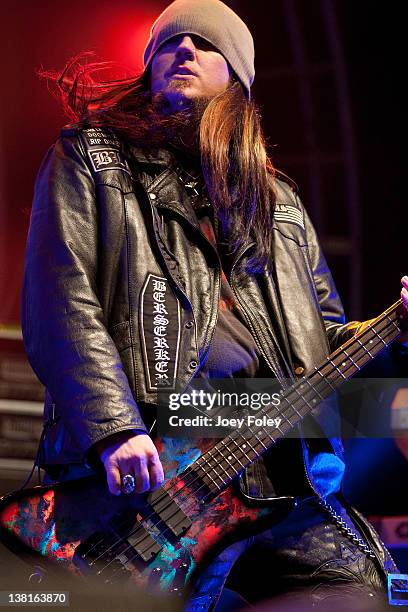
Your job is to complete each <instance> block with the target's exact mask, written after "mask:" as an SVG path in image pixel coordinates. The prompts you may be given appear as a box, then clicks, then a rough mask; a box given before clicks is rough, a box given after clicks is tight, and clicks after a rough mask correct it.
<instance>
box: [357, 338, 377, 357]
mask: <svg viewBox="0 0 408 612" xmlns="http://www.w3.org/2000/svg"><path fill="white" fill-rule="evenodd" d="M356 341H357V342H358V343H359V345H360V346H361V348H362V349H363V351H365V352H366V353H368V355H369V356H370V357H371V359H374V357H373V355H372V354H371V353H370V351H369V350H368V348H367V347H365V346H364V344H362V343H361V342H360V339H359V338H356Z"/></svg>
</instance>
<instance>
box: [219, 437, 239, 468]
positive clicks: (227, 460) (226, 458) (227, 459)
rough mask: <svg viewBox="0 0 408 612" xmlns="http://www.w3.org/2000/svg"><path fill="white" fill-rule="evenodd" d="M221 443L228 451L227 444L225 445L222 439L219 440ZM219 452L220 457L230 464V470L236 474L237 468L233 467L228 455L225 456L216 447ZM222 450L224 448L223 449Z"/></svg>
mask: <svg viewBox="0 0 408 612" xmlns="http://www.w3.org/2000/svg"><path fill="white" fill-rule="evenodd" d="M221 442H222V444H223V445H224V447H225V448H226V450H227V451H228V452H229V448H228V446H226V445H225V442H224V440H221ZM218 450H219V452H220V453H221V455H222V457H223V458H224V459H225V461H226V462H227V463H228V465H229V466H230V468H231V470H232V471H233V472H234V474H235V475H237V474H238V472H237V470H236V469H235V468H234V466H233V465H232V464H231V462H230V460H229V458H228V457H225V456H224V454H223V453H222V451H221V449H218ZM223 450H224V449H223Z"/></svg>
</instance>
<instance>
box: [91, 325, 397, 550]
mask: <svg viewBox="0 0 408 612" xmlns="http://www.w3.org/2000/svg"><path fill="white" fill-rule="evenodd" d="M367 331H368V330H367ZM372 331H374V330H372ZM381 331H382V330H381ZM378 332H379V333H381V332H380V330H378ZM398 332H399V330H398ZM391 333H395V332H394V330H393V332H391ZM374 334H375V336H376V337H378V338H379V340H380V342H381V343H383V340H382V339H381V337H380V336H379V335H378V333H377V332H375V331H374ZM387 335H389V334H387ZM378 344H379V343H378V341H376V345H378ZM362 350H363V355H364V354H365V355H366V353H365V351H364V349H362V347H359V348H358V349H357V351H355V352H354V353H353V354H354V356H355V354H356V352H357V353H359V352H361V351H362ZM352 366H353V367H354V364H352ZM348 369H350V368H348ZM348 369H347V371H348ZM335 370H337V371H338V368H337V367H336V368H335ZM339 373H340V375H341V372H339ZM337 378H339V377H337ZM337 378H336V380H337ZM319 381H320V382H322V383H323V384H325V381H324V380H323V379H319ZM311 390H312V391H313V390H314V389H313V386H311ZM296 401H297V400H296ZM294 403H296V402H294ZM289 407H291V406H290V404H289ZM303 416H306V415H303ZM288 422H289V423H290V421H288ZM291 425H292V424H291ZM285 433H287V432H285ZM268 437H271V436H270V435H268ZM231 440H232V441H233V442H234V443H235V444H236V442H235V440H234V439H233V438H232V437H231ZM211 450H213V449H211ZM228 450H229V452H231V451H230V449H228ZM252 450H253V451H254V452H255V455H256V456H258V455H257V452H256V451H255V449H252ZM209 452H211V451H209ZM232 454H233V453H232ZM221 456H222V458H223V459H224V460H225V457H223V455H222V454H221ZM202 457H204V456H202ZM200 459H201V458H200ZM200 459H198V460H197V462H198V461H199V460H200ZM211 459H214V458H213V457H211ZM197 462H195V463H197ZM237 463H238V462H237ZM241 466H242V464H241ZM232 467H233V466H232ZM222 469H224V468H222ZM233 469H234V468H233ZM211 470H212V471H214V472H215V474H216V476H217V477H218V478H219V479H220V480H221V481H223V480H222V478H221V477H220V476H219V474H217V472H216V470H214V468H211ZM224 471H225V473H226V474H227V475H228V472H227V471H226V470H225V469H224ZM229 478H231V477H230V476H229ZM197 479H199V476H198V477H197V478H196V479H195V480H197ZM213 482H214V481H213ZM192 484H194V481H192V482H190V483H188V484H185V485H184V486H183V487H182V488H185V487H186V486H191V485H192ZM215 484H216V483H215ZM223 484H224V486H225V485H226V484H228V483H223ZM205 486H207V485H203V486H201V487H200V488H199V489H198V490H197V491H196V493H198V492H199V490H200V489H201V488H204V487H205ZM216 486H217V485H216ZM218 488H219V487H218ZM169 490H171V488H170V489H169ZM219 490H221V489H220V488H219ZM167 492H168V491H167ZM178 492H181V489H178V490H177V491H176V494H175V495H174V496H173V497H172V498H171V500H170V502H169V504H167V505H165V506H164V508H163V509H162V511H163V510H165V509H166V508H168V507H169V506H170V505H171V503H172V501H173V500H174V499H175V497H176V496H177V493H178ZM165 497H166V496H163V497H162V498H159V499H158V500H156V502H155V503H157V502H158V501H161V500H162V499H164V498H165ZM177 512H178V509H177V511H176V513H177ZM176 513H173V514H172V515H171V516H170V517H168V520H169V519H170V518H172V516H174V514H176ZM152 516H155V514H154V513H151V514H150V515H149V516H148V517H146V518H145V520H149V519H150V518H151V517H152ZM161 520H162V519H160V517H159V518H158V521H157V523H156V525H157V524H158V523H159V522H160V521H161ZM182 520H184V519H182ZM178 524H179V523H178ZM178 524H177V525H178ZM177 525H176V526H177ZM136 531H137V529H136V530H135V531H134V532H132V533H130V534H128V535H127V537H130V536H131V535H133V534H134V533H136ZM166 531H168V530H165V531H164V532H163V534H164V533H165V532H166ZM124 540H126V538H121V539H120V540H119V541H116V542H115V543H114V544H112V546H111V547H109V548H108V549H106V550H105V551H104V553H103V554H105V553H106V552H108V551H109V550H110V549H111V548H112V547H113V546H115V545H117V544H118V543H120V542H122V541H124ZM142 542H143V538H142ZM99 543H100V542H99ZM130 548H131V547H130ZM128 549H129V547H128V548H127V549H126V550H125V551H122V554H123V553H124V552H126V551H127V550H128ZM88 552H90V551H88ZM103 554H102V555H100V557H98V558H97V559H96V560H98V559H99V558H101V557H102V556H103ZM96 560H94V561H96Z"/></svg>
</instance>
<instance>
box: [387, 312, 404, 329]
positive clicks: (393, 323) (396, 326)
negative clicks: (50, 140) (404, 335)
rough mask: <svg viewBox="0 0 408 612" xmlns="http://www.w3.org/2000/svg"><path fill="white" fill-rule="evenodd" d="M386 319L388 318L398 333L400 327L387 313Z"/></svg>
mask: <svg viewBox="0 0 408 612" xmlns="http://www.w3.org/2000/svg"><path fill="white" fill-rule="evenodd" d="M387 319H388V320H389V322H390V323H392V325H393V326H394V327H395V328H396V329H397V330H398V333H399V332H400V331H401V330H400V328H399V327H398V325H397V324H396V323H395V321H393V320H392V319H390V317H389V316H388V315H387Z"/></svg>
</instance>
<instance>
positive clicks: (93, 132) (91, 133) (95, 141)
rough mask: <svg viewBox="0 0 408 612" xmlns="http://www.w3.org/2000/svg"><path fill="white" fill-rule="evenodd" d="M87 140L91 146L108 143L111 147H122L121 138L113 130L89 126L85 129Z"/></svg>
mask: <svg viewBox="0 0 408 612" xmlns="http://www.w3.org/2000/svg"><path fill="white" fill-rule="evenodd" d="M83 134H84V136H85V140H86V142H87V143H88V145H89V146H90V147H94V146H97V145H105V146H106V145H107V146H111V147H120V141H119V139H118V138H117V137H116V136H115V134H113V133H112V132H108V131H107V130H102V129H101V128H89V129H87V130H84V131H83Z"/></svg>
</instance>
